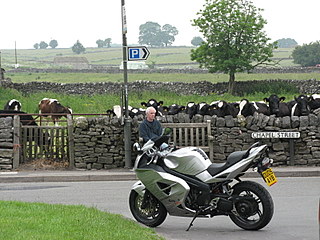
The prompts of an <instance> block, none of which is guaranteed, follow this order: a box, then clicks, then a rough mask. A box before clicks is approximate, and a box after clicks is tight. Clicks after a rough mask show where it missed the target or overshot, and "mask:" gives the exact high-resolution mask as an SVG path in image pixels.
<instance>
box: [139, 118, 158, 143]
mask: <svg viewBox="0 0 320 240" xmlns="http://www.w3.org/2000/svg"><path fill="white" fill-rule="evenodd" d="M161 134H162V127H161V124H160V122H159V121H158V120H153V121H152V122H149V121H148V120H146V119H145V120H143V122H142V123H141V124H140V126H139V135H140V137H142V138H143V142H147V141H148V140H150V139H151V140H155V139H156V138H157V137H159V136H161Z"/></svg>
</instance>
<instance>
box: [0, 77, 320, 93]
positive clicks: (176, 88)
mask: <svg viewBox="0 0 320 240" xmlns="http://www.w3.org/2000/svg"><path fill="white" fill-rule="evenodd" d="M278 83H282V84H285V85H290V86H292V87H293V88H296V90H297V92H299V93H301V94H310V93H315V92H317V93H319V92H320V83H319V81H317V80H316V79H310V80H303V81H302V80H289V79H288V80H272V79H271V80H264V81H260V80H259V81H241V82H236V85H235V94H237V95H243V94H244V90H245V89H252V87H253V86H254V85H260V86H261V84H263V85H265V86H270V85H272V84H278ZM0 87H5V88H13V89H16V90H18V91H19V92H22V93H24V94H30V93H34V92H46V91H50V92H55V93H62V94H80V95H94V94H110V93H113V94H119V93H121V90H122V87H123V83H114V82H97V83H73V84H64V83H50V82H29V83H12V82H11V81H0ZM227 90H228V83H227V82H221V83H216V84H214V83H211V82H208V81H201V82H191V83H183V82H155V81H134V82H129V83H128V91H129V92H138V93H139V92H144V91H148V92H160V91H169V92H173V93H176V94H178V95H200V96H207V95H210V94H212V93H215V94H224V93H226V92H227ZM266 97H267V96H266Z"/></svg>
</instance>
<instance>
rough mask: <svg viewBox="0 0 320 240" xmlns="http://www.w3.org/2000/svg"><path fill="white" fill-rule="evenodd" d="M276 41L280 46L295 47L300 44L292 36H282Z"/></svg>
mask: <svg viewBox="0 0 320 240" xmlns="http://www.w3.org/2000/svg"><path fill="white" fill-rule="evenodd" d="M276 43H277V47H279V48H293V47H296V46H297V45H298V43H297V42H296V40H294V39H292V38H281V39H279V40H277V41H276Z"/></svg>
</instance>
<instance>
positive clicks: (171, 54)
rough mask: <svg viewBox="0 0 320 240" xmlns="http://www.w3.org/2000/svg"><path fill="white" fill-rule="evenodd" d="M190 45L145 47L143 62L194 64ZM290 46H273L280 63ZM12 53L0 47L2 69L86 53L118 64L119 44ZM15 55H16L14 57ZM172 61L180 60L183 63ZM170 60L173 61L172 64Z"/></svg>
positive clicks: (287, 58)
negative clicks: (81, 50)
mask: <svg viewBox="0 0 320 240" xmlns="http://www.w3.org/2000/svg"><path fill="white" fill-rule="evenodd" d="M191 49H193V48H192V47H167V48H149V51H150V56H149V58H148V59H147V61H146V64H155V66H157V64H159V65H163V64H164V65H166V64H170V65H171V66H170V67H176V68H183V67H186V66H189V67H192V68H197V67H198V64H195V63H194V62H192V61H191V59H190V51H191ZM292 50H293V49H276V50H275V51H274V58H277V59H279V58H282V59H284V60H282V61H281V62H280V66H294V64H293V61H292V58H291V52H292ZM16 53H17V54H15V50H14V49H4V50H1V57H2V59H1V60H2V61H1V63H2V67H4V68H5V69H6V70H9V69H11V68H13V65H14V64H15V63H16V61H17V63H18V64H19V65H20V66H21V67H23V68H29V67H34V68H54V67H55V66H54V65H53V61H54V58H55V57H61V56H62V57H70V56H72V57H76V56H81V57H86V58H87V59H88V61H89V63H90V64H97V65H115V66H119V65H120V63H121V61H122V58H123V57H122V48H121V47H114V48H87V49H86V52H85V53H84V54H80V55H77V54H75V53H73V52H72V50H71V49H70V48H57V49H51V48H48V49H17V51H16ZM15 56H17V58H16V57H15ZM175 63H180V64H181V63H184V65H183V66H181V65H177V66H175V65H174V64H175ZM172 64H173V65H172Z"/></svg>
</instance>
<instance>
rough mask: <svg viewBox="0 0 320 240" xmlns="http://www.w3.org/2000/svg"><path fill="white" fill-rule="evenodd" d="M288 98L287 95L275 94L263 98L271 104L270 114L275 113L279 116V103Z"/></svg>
mask: <svg viewBox="0 0 320 240" xmlns="http://www.w3.org/2000/svg"><path fill="white" fill-rule="evenodd" d="M285 99H286V98H285V97H280V98H279V97H278V96H277V95H275V94H272V95H270V97H268V98H264V99H263V100H264V101H265V102H266V103H268V104H269V109H270V114H271V115H272V114H275V115H276V116H278V114H279V112H280V107H279V104H280V102H283V101H284V100H285Z"/></svg>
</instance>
